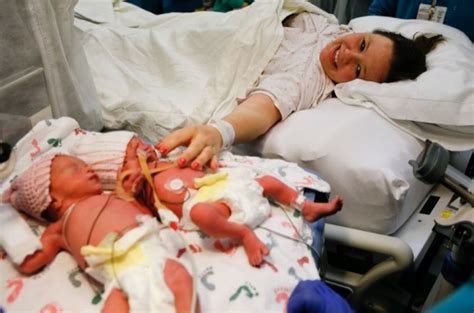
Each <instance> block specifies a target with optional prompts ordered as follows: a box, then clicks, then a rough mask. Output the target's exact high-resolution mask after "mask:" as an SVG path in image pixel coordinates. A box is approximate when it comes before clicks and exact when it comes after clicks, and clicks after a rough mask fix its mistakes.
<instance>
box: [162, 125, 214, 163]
mask: <svg viewBox="0 0 474 313" xmlns="http://www.w3.org/2000/svg"><path fill="white" fill-rule="evenodd" d="M178 146H187V147H188V148H187V149H186V150H185V151H184V152H183V153H182V154H181V155H180V156H179V157H178V165H179V166H180V167H185V166H187V165H189V164H190V165H191V168H192V169H194V170H200V169H202V167H203V166H205V165H209V167H210V168H211V169H213V170H216V169H217V168H218V167H219V163H218V157H219V152H220V151H221V148H222V137H221V134H220V133H219V131H218V130H217V129H216V128H214V127H212V126H209V125H196V126H188V127H185V128H182V129H178V130H176V131H174V132H172V133H171V134H170V135H168V136H167V137H165V138H164V139H163V140H162V141H161V142H159V143H158V144H157V145H156V146H155V147H156V149H158V150H159V151H160V153H161V154H163V155H166V154H167V153H168V152H170V151H171V150H173V149H175V148H176V147H178Z"/></svg>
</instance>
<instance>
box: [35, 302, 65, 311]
mask: <svg viewBox="0 0 474 313" xmlns="http://www.w3.org/2000/svg"><path fill="white" fill-rule="evenodd" d="M61 312H64V310H63V308H62V307H61V306H60V305H59V304H58V303H56V302H50V303H47V304H45V306H43V307H42V308H41V310H40V313H61Z"/></svg>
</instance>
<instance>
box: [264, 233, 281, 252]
mask: <svg viewBox="0 0 474 313" xmlns="http://www.w3.org/2000/svg"><path fill="white" fill-rule="evenodd" d="M267 238H268V239H269V240H268V241H269V242H268V241H266V242H265V245H266V246H267V248H268V251H272V249H273V248H275V247H278V243H277V241H276V240H275V237H273V234H272V233H267Z"/></svg>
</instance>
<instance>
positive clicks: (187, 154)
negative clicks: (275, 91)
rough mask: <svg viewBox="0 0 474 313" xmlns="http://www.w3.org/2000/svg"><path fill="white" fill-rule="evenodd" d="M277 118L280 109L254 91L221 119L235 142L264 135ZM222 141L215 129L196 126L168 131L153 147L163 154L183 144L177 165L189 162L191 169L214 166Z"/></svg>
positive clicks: (279, 116) (279, 115)
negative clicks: (229, 125) (232, 130)
mask: <svg viewBox="0 0 474 313" xmlns="http://www.w3.org/2000/svg"><path fill="white" fill-rule="evenodd" d="M280 119H281V114H280V111H279V110H278V109H277V108H276V107H275V105H274V104H273V101H272V99H271V98H270V97H268V96H267V95H264V94H258V93H257V94H253V95H251V96H250V97H248V98H247V99H246V100H245V101H244V102H242V103H241V104H240V105H238V106H237V107H236V108H235V110H234V111H232V112H231V113H230V114H229V115H227V116H226V117H225V118H224V119H223V120H225V121H227V122H229V123H230V124H231V125H232V127H233V128H234V131H235V143H240V142H246V141H251V140H254V139H256V138H258V137H259V136H261V135H263V134H265V133H266V132H267V131H268V130H269V129H270V128H271V127H272V126H273V125H275V124H276V123H277V122H278V121H280ZM222 144H223V143H222V137H221V135H220V133H219V131H218V130H217V129H216V128H214V127H212V126H209V125H196V126H189V127H185V128H183V129H179V130H177V131H175V132H173V133H171V134H170V135H169V136H167V137H166V138H164V139H163V140H162V141H161V142H160V143H159V144H157V149H159V150H160V152H161V153H163V154H166V153H168V152H169V151H171V150H173V149H174V148H176V147H178V146H180V145H184V146H187V147H188V148H187V149H186V150H185V151H184V152H183V154H182V155H180V157H179V158H178V164H179V165H180V166H186V165H188V164H191V167H192V168H193V169H200V168H202V166H204V165H206V164H208V163H210V166H211V168H214V169H216V168H217V166H218V164H217V156H218V154H219V152H220V150H221V148H222Z"/></svg>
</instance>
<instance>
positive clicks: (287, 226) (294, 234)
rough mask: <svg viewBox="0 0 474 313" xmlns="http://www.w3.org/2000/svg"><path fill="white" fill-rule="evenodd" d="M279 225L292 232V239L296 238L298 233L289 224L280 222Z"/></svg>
mask: <svg viewBox="0 0 474 313" xmlns="http://www.w3.org/2000/svg"><path fill="white" fill-rule="evenodd" d="M281 225H282V226H283V227H286V228H290V229H292V230H293V238H298V233H297V232H296V229H295V227H294V226H293V225H292V224H291V223H290V222H286V221H285V222H282V223H281Z"/></svg>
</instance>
